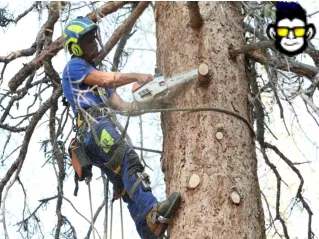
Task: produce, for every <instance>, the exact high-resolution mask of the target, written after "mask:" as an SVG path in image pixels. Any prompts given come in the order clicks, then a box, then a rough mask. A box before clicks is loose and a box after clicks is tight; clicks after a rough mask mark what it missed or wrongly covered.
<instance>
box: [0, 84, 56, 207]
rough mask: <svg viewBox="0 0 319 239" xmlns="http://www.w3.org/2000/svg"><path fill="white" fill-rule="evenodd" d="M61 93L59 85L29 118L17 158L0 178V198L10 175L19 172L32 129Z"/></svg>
mask: <svg viewBox="0 0 319 239" xmlns="http://www.w3.org/2000/svg"><path fill="white" fill-rule="evenodd" d="M61 95H62V88H61V87H59V88H58V89H56V90H55V92H54V93H53V94H52V96H51V97H50V98H49V99H48V100H47V101H46V102H44V103H43V105H42V106H41V107H40V109H39V110H38V111H37V112H36V113H35V114H34V116H33V117H32V119H31V120H30V124H29V125H28V127H27V129H26V132H25V136H24V139H23V142H22V147H21V150H20V153H19V156H18V158H17V159H16V160H15V162H14V163H13V164H12V165H11V167H10V168H9V170H8V171H7V173H6V174H5V176H4V177H3V178H2V179H1V181H0V199H1V198H2V192H3V188H4V187H5V185H6V184H7V182H8V181H9V180H10V178H11V176H12V175H13V174H14V172H15V171H16V170H18V171H17V174H19V172H20V170H21V167H22V165H23V162H24V159H25V157H26V155H27V152H28V146H29V143H30V139H31V136H32V134H33V131H34V129H35V127H36V125H37V123H38V122H39V120H40V119H41V118H42V116H43V115H44V113H45V112H46V111H47V110H48V109H49V108H50V106H51V104H52V103H53V102H55V101H56V100H57V99H58V98H59V97H60V96H61ZM0 205H1V201H0Z"/></svg>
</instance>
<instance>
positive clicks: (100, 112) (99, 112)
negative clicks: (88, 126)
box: [77, 106, 111, 128]
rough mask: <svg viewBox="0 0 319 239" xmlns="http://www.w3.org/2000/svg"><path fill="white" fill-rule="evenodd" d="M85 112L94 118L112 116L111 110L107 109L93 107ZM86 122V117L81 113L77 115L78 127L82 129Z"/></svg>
mask: <svg viewBox="0 0 319 239" xmlns="http://www.w3.org/2000/svg"><path fill="white" fill-rule="evenodd" d="M85 111H86V112H87V113H88V114H89V115H90V116H91V117H93V118H96V117H100V116H104V117H110V116H111V115H110V114H109V113H108V112H109V110H108V108H106V107H99V106H93V107H91V108H88V109H85ZM84 122H85V117H84V116H83V113H82V112H81V111H78V115H77V126H78V128H80V127H81V126H82V124H83V123H84Z"/></svg>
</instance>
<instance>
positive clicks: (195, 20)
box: [187, 1, 203, 29]
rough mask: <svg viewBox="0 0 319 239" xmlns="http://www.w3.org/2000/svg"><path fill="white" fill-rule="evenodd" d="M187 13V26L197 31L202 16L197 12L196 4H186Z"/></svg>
mask: <svg viewBox="0 0 319 239" xmlns="http://www.w3.org/2000/svg"><path fill="white" fill-rule="evenodd" d="M187 8H188V12H189V24H190V26H191V28H193V29H199V28H200V27H201V26H202V24H203V19H202V16H201V15H200V12H199V6H198V2H195V1H194V2H187Z"/></svg>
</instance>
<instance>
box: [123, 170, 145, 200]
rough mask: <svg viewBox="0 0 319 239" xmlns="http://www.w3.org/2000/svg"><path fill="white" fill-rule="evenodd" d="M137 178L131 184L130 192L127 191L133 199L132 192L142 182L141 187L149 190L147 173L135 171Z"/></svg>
mask: <svg viewBox="0 0 319 239" xmlns="http://www.w3.org/2000/svg"><path fill="white" fill-rule="evenodd" d="M136 174H137V176H138V178H137V179H136V181H135V182H134V184H133V186H132V187H131V190H130V192H129V193H128V195H129V197H130V198H132V199H133V196H134V193H135V191H136V189H137V186H138V185H139V184H140V183H142V187H143V189H144V190H149V191H150V190H151V186H150V185H149V183H150V182H149V175H148V174H147V173H140V172H137V173H136Z"/></svg>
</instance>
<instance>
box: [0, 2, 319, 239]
mask: <svg viewBox="0 0 319 239" xmlns="http://www.w3.org/2000/svg"><path fill="white" fill-rule="evenodd" d="M9 6H10V8H11V9H14V10H15V12H16V14H18V13H20V12H22V11H23V10H24V9H25V8H26V7H28V6H30V2H29V3H28V2H23V1H18V2H15V1H14V3H10V5H9ZM302 6H303V7H305V8H306V10H307V12H308V13H312V12H315V11H316V10H319V7H318V4H316V3H315V1H307V2H302ZM83 15H84V14H83ZM151 17H152V13H151V11H150V9H148V11H147V12H145V13H144V14H143V16H142V19H141V21H140V24H141V27H142V28H143V29H144V31H145V32H146V33H143V32H141V31H139V32H137V34H136V35H134V37H133V38H132V39H130V41H129V42H128V45H127V48H128V49H132V48H135V49H137V48H143V49H145V48H146V49H150V50H143V51H141V50H135V51H133V55H132V56H131V58H130V60H129V62H128V63H127V65H126V67H125V68H124V69H123V72H141V73H142V72H143V73H151V74H153V73H154V68H155V56H156V55H155V51H152V50H154V49H156V39H155V25H154V23H152V22H150V21H147V20H148V19H150V18H151ZM38 19H39V15H38V14H37V13H32V14H30V16H27V17H26V18H25V19H24V20H23V21H21V22H19V23H18V24H17V25H16V27H11V28H8V29H7V30H6V31H3V30H2V31H0V39H1V45H0V55H1V56H3V55H7V54H8V53H10V52H11V51H14V50H17V49H24V48H28V47H30V46H31V44H32V43H33V42H34V40H35V36H36V34H37V33H38V31H39V29H40V27H41V23H43V21H45V19H46V13H43V15H42V21H41V22H39V21H38ZM103 21H104V20H103ZM109 21H111V20H110V19H107V20H105V23H108V22H109ZM309 22H313V23H314V24H316V26H317V36H316V39H314V40H313V43H318V44H317V46H318V47H317V49H319V39H318V36H319V35H318V32H319V25H318V22H319V14H316V15H314V16H313V17H311V18H310V19H309ZM60 26H61V24H60V23H59V24H57V25H56V29H57V31H56V34H55V35H54V38H57V37H59V36H60V35H61V28H60ZM62 26H63V24H62ZM113 30H114V29H113ZM111 33H112V29H109V31H106V32H104V34H105V37H106V38H108V37H109V36H110V34H111ZM145 38H146V39H147V41H145ZM145 42H147V44H145ZM113 53H114V52H111V53H110V55H109V59H110V61H111V59H112V54H113ZM31 59H33V57H29V58H24V59H18V60H16V61H15V63H13V64H12V63H11V64H9V65H8V67H7V69H6V74H5V81H4V83H3V84H2V85H1V86H0V87H1V88H2V89H3V88H5V87H6V85H7V81H8V79H10V78H11V77H12V75H13V74H14V73H15V72H16V71H17V69H20V68H21V65H22V64H23V63H27V62H28V61H29V60H31ZM68 59H69V56H68V55H67V54H65V52H64V51H60V53H59V54H58V57H55V58H54V59H53V64H54V66H55V68H56V70H58V72H59V73H61V72H62V70H63V68H64V65H65V64H66V62H67V61H68ZM37 77H40V76H37ZM118 93H120V94H121V96H122V97H123V98H125V99H126V100H132V95H131V94H130V86H128V87H125V88H124V89H121V90H118ZM22 106H23V105H22ZM37 106H38V105H37ZM20 107H21V106H20ZM60 107H61V108H62V105H61V104H60ZM288 108H289V106H288V107H287V110H286V111H285V112H286V117H287V119H289V117H293V114H292V113H291V111H290V110H288ZM296 108H298V110H299V119H300V121H301V123H302V128H303V130H304V131H305V132H306V135H309V136H311V138H312V140H316V141H317V139H316V137H315V135H318V133H319V132H318V127H317V126H315V124H314V122H313V120H311V119H310V118H309V117H308V116H307V115H306V112H304V111H303V107H302V104H301V102H299V103H297V104H296ZM273 115H274V117H273V118H272V119H271V120H272V121H273V122H272V123H271V125H270V126H271V128H272V130H273V131H274V132H275V133H276V135H277V136H278V135H279V136H280V137H279V139H278V140H275V139H272V140H271V142H272V143H275V144H276V145H277V146H280V147H281V148H284V149H285V150H284V153H285V154H286V155H287V156H289V157H290V158H292V159H293V161H294V162H303V161H306V160H309V161H311V163H310V164H304V165H303V166H300V167H299V168H300V170H301V171H302V173H303V175H304V178H305V193H304V195H305V197H306V198H307V199H309V202H311V207H312V209H313V212H314V217H313V228H314V229H315V231H316V232H317V233H316V234H317V235H319V228H318V226H316V225H319V218H318V216H317V215H316V214H317V213H316V212H319V204H318V199H319V190H318V189H317V188H318V186H317V185H318V184H319V178H318V176H317V173H318V169H319V162H318V156H317V154H318V152H317V148H316V147H314V146H313V145H311V144H309V141H308V140H307V138H306V137H305V135H303V134H302V133H300V128H299V127H298V126H297V123H296V120H295V121H294V124H293V125H291V126H290V125H289V129H291V135H292V136H288V135H287V132H286V131H285V129H284V125H283V122H282V121H281V120H279V112H278V109H277V108H276V107H275V108H274V114H273ZM120 119H121V122H124V121H125V119H124V118H120ZM287 121H288V120H287ZM138 123H139V120H138V118H132V119H131V124H130V127H129V129H128V133H129V135H130V136H131V138H132V140H133V142H134V144H135V145H137V146H138V143H139V141H140V136H139V134H138V133H137V132H136V130H135V129H136V127H137V126H138ZM143 126H144V134H145V139H144V147H146V148H153V149H159V150H161V147H162V138H161V132H160V129H161V128H160V119H159V115H158V114H149V115H144V116H143ZM44 135H45V136H44ZM46 135H48V129H47V127H46V126H45V124H42V125H41V126H40V125H39V126H38V127H37V128H36V130H35V132H34V136H33V137H32V140H31V142H30V145H31V147H30V149H29V153H28V155H27V158H26V160H25V165H24V168H23V170H22V172H21V178H23V182H24V185H25V187H26V188H27V189H28V195H29V197H28V199H27V201H28V204H29V208H30V211H33V210H34V208H36V207H37V206H38V203H39V202H38V200H40V199H42V198H47V197H50V196H53V195H56V191H57V190H56V188H57V185H56V180H55V179H54V177H55V176H54V175H55V174H54V168H53V166H52V165H46V166H44V167H43V164H44V161H45V159H44V156H43V155H44V154H43V152H42V151H40V144H39V142H40V139H45V138H46ZM154 135H155V137H154ZM154 138H155V140H154ZM20 140H21V139H19V138H18V137H16V138H15V139H14V144H16V145H17V144H19V142H20ZM316 143H317V145H319V142H318V141H317V142H316ZM0 146H1V144H0ZM14 159H15V158H14V157H13V159H12V160H14ZM146 159H147V163H148V164H149V165H151V166H152V168H154V169H155V168H156V169H160V160H159V159H160V158H159V155H157V154H152V153H148V154H147V157H146ZM272 160H274V162H275V163H276V164H277V165H278V167H280V170H281V172H282V173H283V175H285V182H286V183H289V184H290V185H291V186H290V187H289V188H285V187H284V186H283V193H284V195H287V196H288V195H289V196H290V197H293V196H294V195H295V190H296V187H297V186H298V184H297V183H298V180H297V179H296V178H295V176H294V175H291V174H289V171H288V170H287V168H286V166H285V165H284V164H282V163H281V162H280V161H279V160H277V159H276V156H275V155H274V154H272ZM8 163H9V162H8ZM4 172H6V170H5V169H4V168H3V167H0V175H3V173H4ZM68 172H69V173H70V172H71V170H69V171H68ZM147 172H148V173H149V174H150V175H151V179H153V180H152V186H153V187H154V189H153V191H154V194H155V195H156V196H157V197H158V199H159V200H163V199H164V197H165V186H164V184H163V174H162V173H161V172H160V171H159V170H154V172H153V171H150V170H147ZM258 173H259V177H260V184H261V188H262V189H263V190H264V191H265V192H267V193H268V195H274V190H273V189H274V185H275V180H274V178H272V176H271V173H269V169H268V168H267V167H265V165H264V163H263V160H259V169H258ZM93 174H94V177H93V180H92V183H91V187H92V194H93V208H95V209H96V208H97V207H98V206H99V205H100V204H101V202H102V196H103V188H102V183H101V178H100V172H99V170H97V169H96V168H95V169H94V171H93ZM52 178H53V180H52ZM73 190H74V182H73V175H70V176H69V178H68V179H67V180H66V181H65V185H64V193H65V194H64V195H65V197H66V198H68V199H69V200H71V201H72V203H73V204H74V206H75V207H76V208H77V209H78V210H79V211H80V212H81V213H82V214H83V215H85V216H86V217H87V218H88V219H89V218H90V211H89V208H90V207H89V201H88V193H87V191H88V190H87V186H86V185H85V184H84V183H81V185H80V190H79V195H78V197H74V196H73ZM290 197H289V198H290ZM272 204H273V202H272ZM22 205H23V194H22V193H21V188H20V186H19V185H18V184H15V185H14V186H13V187H12V189H11V190H10V192H9V195H8V199H7V202H6V209H7V212H6V214H7V218H8V219H10V220H8V219H7V220H8V221H7V223H8V228H9V235H10V238H19V237H18V234H17V232H16V230H17V229H16V227H13V225H14V224H15V223H16V222H18V221H20V220H21V210H22ZM282 205H283V208H285V207H287V213H288V212H289V206H291V204H289V202H286V201H285V200H284V199H283V202H282ZM55 206H56V201H52V202H50V203H49V204H48V205H47V206H46V207H45V208H44V210H41V213H40V215H41V218H42V220H43V221H42V224H43V228H42V230H43V232H44V233H45V237H44V238H51V237H50V235H51V234H50V233H51V230H52V226H53V224H54V223H55V222H56V216H55ZM63 210H65V213H66V216H67V217H68V218H69V220H70V221H71V222H72V223H73V225H74V226H75V227H76V229H77V233H78V237H79V238H83V237H84V235H85V234H86V232H87V230H88V227H89V224H88V223H87V222H86V221H85V220H83V219H82V218H80V217H79V216H78V215H77V214H76V213H75V212H74V210H73V208H72V207H71V206H70V205H69V204H68V203H67V202H64V203H63ZM305 215H306V214H305V213H302V211H301V210H299V211H298V210H297V211H296V212H294V213H293V214H292V215H291V218H293V219H292V224H291V225H288V226H289V230H290V231H291V236H292V238H294V239H303V238H306V237H305V235H306V234H305V228H306V226H305V223H307V219H306V218H305ZM114 216H115V217H114V223H113V232H114V234H113V238H120V217H119V201H116V202H115V203H114ZM52 218H54V219H52ZM99 218H100V219H99V220H98V221H97V222H96V225H97V227H98V228H99V230H100V232H102V231H101V230H102V228H103V227H102V226H103V216H102V215H101V216H100V217H99ZM53 220H54V222H52V221H53ZM50 221H51V222H52V223H48V222H50ZM124 225H125V238H126V239H136V238H139V237H138V235H137V233H136V231H135V228H134V224H133V221H132V219H131V218H130V216H129V215H128V212H127V210H126V208H125V206H124ZM300 225H302V227H301V226H300ZM2 230H3V228H2V226H0V235H1V234H2V233H3V232H2ZM102 234H103V233H101V234H100V235H102ZM39 238H40V237H39ZM91 238H92V237H91Z"/></svg>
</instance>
